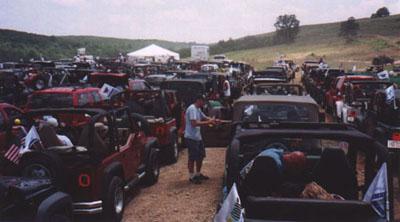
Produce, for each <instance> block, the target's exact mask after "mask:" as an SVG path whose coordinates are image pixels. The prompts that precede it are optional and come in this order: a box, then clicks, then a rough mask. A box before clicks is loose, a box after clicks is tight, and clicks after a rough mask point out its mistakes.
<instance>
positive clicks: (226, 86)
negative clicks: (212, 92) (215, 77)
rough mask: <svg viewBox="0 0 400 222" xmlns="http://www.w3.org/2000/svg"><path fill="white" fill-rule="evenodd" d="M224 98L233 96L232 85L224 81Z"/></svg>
mask: <svg viewBox="0 0 400 222" xmlns="http://www.w3.org/2000/svg"><path fill="white" fill-rule="evenodd" d="M224 96H225V97H229V96H231V84H230V83H229V81H228V80H225V81H224Z"/></svg>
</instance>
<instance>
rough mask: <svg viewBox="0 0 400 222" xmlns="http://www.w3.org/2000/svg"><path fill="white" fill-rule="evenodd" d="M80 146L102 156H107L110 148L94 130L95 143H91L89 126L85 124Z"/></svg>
mask: <svg viewBox="0 0 400 222" xmlns="http://www.w3.org/2000/svg"><path fill="white" fill-rule="evenodd" d="M78 146H83V147H85V148H86V149H87V150H88V151H90V152H94V153H96V154H98V155H99V156H101V157H104V156H107V154H108V153H109V150H108V148H107V145H106V144H105V142H104V141H103V139H102V138H101V137H100V136H99V134H98V133H97V132H96V130H94V132H93V144H90V137H89V126H88V125H87V126H85V127H84V128H83V130H82V133H81V136H80V138H79V142H78Z"/></svg>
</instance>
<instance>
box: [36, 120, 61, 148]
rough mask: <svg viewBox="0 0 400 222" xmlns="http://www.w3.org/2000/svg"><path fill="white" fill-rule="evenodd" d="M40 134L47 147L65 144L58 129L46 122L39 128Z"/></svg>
mask: <svg viewBox="0 0 400 222" xmlns="http://www.w3.org/2000/svg"><path fill="white" fill-rule="evenodd" d="M38 134H39V137H40V140H41V141H42V144H43V146H44V147H45V148H48V147H52V146H62V145H63V144H62V142H61V141H60V140H59V139H58V137H57V133H56V131H55V130H54V129H53V128H52V127H51V126H50V125H47V124H44V125H43V126H42V127H41V128H40V129H39V131H38Z"/></svg>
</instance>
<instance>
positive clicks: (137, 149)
mask: <svg viewBox="0 0 400 222" xmlns="http://www.w3.org/2000/svg"><path fill="white" fill-rule="evenodd" d="M65 114H72V115H75V116H76V115H81V116H82V118H79V119H77V120H76V121H79V122H75V123H74V124H71V123H68V122H63V115H65ZM28 115H29V116H30V118H31V119H32V120H33V121H36V122H37V121H40V120H41V119H42V118H43V117H44V116H49V115H51V116H52V117H53V118H56V119H58V120H59V122H60V124H59V127H57V128H55V127H51V126H49V125H47V124H39V127H38V133H39V136H40V138H41V142H42V144H43V147H44V148H43V149H42V150H35V151H33V152H28V153H26V154H24V155H23V156H22V157H21V161H20V163H19V166H20V172H21V174H22V176H24V177H33V178H51V179H52V180H53V183H54V184H55V185H56V186H57V187H58V188H59V189H60V190H61V191H64V192H66V193H68V194H70V195H71V197H72V200H73V207H74V209H73V211H74V213H77V214H97V213H103V214H104V216H105V217H106V218H107V219H108V221H120V220H121V218H122V215H123V210H124V190H128V189H130V188H132V187H133V186H134V185H136V184H137V183H138V182H139V181H141V179H143V182H145V183H146V184H149V185H151V184H153V183H155V182H157V180H158V175H159V172H160V171H159V164H158V149H157V140H156V138H154V137H148V136H146V133H147V132H145V130H144V129H143V128H142V126H143V125H144V123H143V120H142V118H137V117H136V116H132V115H131V114H130V112H129V111H128V109H127V108H120V109H114V110H110V111H104V110H99V109H50V110H35V111H31V112H29V113H28ZM60 135H63V136H66V137H68V138H69V139H70V140H71V142H72V144H73V145H72V146H65V145H63V143H61V141H60Z"/></svg>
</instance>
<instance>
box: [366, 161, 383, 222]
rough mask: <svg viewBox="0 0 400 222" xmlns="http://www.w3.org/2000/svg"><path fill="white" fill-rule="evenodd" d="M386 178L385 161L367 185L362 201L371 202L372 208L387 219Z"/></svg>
mask: <svg viewBox="0 0 400 222" xmlns="http://www.w3.org/2000/svg"><path fill="white" fill-rule="evenodd" d="M387 179H388V178H387V166H386V163H383V164H382V166H381V168H380V169H379V171H378V173H377V174H376V176H375V178H374V180H373V181H372V183H371V185H369V187H368V190H367V193H365V196H364V199H363V201H366V202H369V203H371V206H372V208H373V209H374V211H375V212H376V213H377V214H378V215H379V216H380V217H382V218H386V219H388V220H389V198H388V195H389V192H388V181H387Z"/></svg>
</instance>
